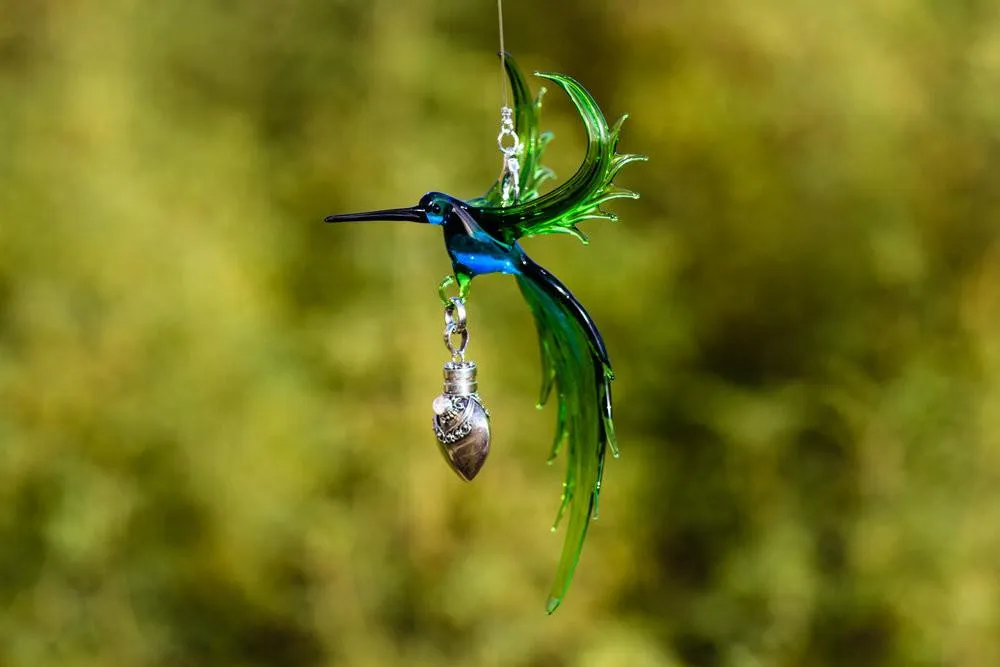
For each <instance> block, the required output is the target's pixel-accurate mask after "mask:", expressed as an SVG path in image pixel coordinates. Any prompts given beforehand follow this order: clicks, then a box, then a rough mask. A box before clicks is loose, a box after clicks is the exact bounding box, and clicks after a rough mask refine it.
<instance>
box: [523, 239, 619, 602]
mask: <svg viewBox="0 0 1000 667" xmlns="http://www.w3.org/2000/svg"><path fill="white" fill-rule="evenodd" d="M522 266H523V271H522V273H521V274H520V275H518V276H517V283H518V286H519V287H520V288H521V293H522V294H523V295H524V298H525V300H526V301H527V302H528V305H529V307H530V308H531V312H532V314H533V315H534V317H535V325H536V327H537V330H538V337H539V347H540V349H541V354H542V369H543V376H542V401H541V403H544V401H545V399H546V398H547V397H548V394H549V392H550V391H551V389H552V388H553V387H554V388H555V389H556V393H557V396H558V398H559V407H558V417H557V424H556V437H555V441H554V443H553V450H552V457H551V458H550V462H551V460H552V458H554V457H555V456H556V454H557V453H558V451H559V449H560V448H561V447H562V446H565V447H566V448H567V450H568V457H567V458H568V462H567V466H566V479H565V481H564V482H563V493H562V498H561V502H560V506H559V511H558V513H557V515H556V520H555V524H554V525H553V526H552V529H553V530H555V529H556V527H557V526H558V524H559V522H560V520H561V519H562V517H563V515H564V514H565V513H566V512H567V511H568V512H569V522H568V524H567V527H566V538H565V542H564V543H563V550H562V555H561V556H560V558H559V567H558V569H557V571H556V578H555V581H554V582H553V584H552V589H551V591H550V593H549V601H548V605H547V607H546V609H547V611H548V613H550V614H551V613H552V612H554V611H555V610H556V608H557V607H558V606H559V604H560V603H561V602H562V599H563V597H564V596H565V594H566V591H567V589H568V588H569V584H570V581H571V580H572V578H573V572H574V571H575V570H576V565H577V563H578V562H579V560H580V552H581V550H582V549H583V542H584V540H585V538H586V536H587V529H588V528H589V526H590V520H591V519H592V518H596V517H597V511H598V501H599V497H600V492H601V478H602V475H603V472H604V459H605V455H606V452H607V448H608V447H609V446H610V447H611V448H612V452H613V454H614V455H615V456H617V455H618V454H617V446H616V445H615V443H614V428H613V425H612V421H611V420H612V416H611V379H612V378H613V375H612V373H611V366H610V363H609V362H608V358H607V352H606V350H605V347H604V342H603V341H602V340H601V336H600V334H599V333H598V332H597V329H596V327H595V326H594V324H593V322H592V320H591V319H590V316H589V314H588V313H587V312H586V310H584V309H583V306H582V305H580V303H579V302H578V301H577V300H576V299H575V298H574V297H573V295H572V294H571V293H570V292H569V290H567V289H566V287H565V286H564V285H563V284H562V283H560V282H559V280H558V279H556V278H555V277H554V276H553V275H552V274H550V273H548V272H547V271H546V270H545V269H543V268H542V267H540V266H538V265H537V264H535V263H534V262H533V261H531V260H530V259H529V258H527V257H524V258H523V264H522Z"/></svg>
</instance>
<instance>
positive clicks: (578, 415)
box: [326, 54, 646, 614]
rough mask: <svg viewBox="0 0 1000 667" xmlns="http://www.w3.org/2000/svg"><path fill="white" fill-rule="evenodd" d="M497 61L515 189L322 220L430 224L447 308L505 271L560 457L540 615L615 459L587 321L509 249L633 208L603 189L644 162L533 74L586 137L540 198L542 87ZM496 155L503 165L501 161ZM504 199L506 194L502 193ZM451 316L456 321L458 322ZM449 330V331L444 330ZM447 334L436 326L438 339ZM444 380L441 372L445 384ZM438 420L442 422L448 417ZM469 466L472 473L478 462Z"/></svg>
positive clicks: (566, 80) (608, 375) (572, 558)
mask: <svg viewBox="0 0 1000 667" xmlns="http://www.w3.org/2000/svg"><path fill="white" fill-rule="evenodd" d="M502 55H503V58H504V66H505V68H506V72H507V76H508V78H509V80H510V85H511V91H512V93H513V101H514V108H513V116H514V118H513V120H514V123H515V126H516V129H517V136H518V138H519V139H518V158H519V160H518V165H517V166H518V169H517V170H516V172H515V173H516V178H517V182H516V187H514V184H512V183H510V182H509V178H510V173H511V171H510V170H509V169H507V168H505V170H504V176H503V177H501V178H500V179H499V180H498V181H497V182H496V183H494V184H493V186H492V187H491V188H490V189H489V190H488V191H487V192H486V194H485V195H483V196H482V197H479V198H476V199H471V200H467V201H466V200H461V199H458V198H456V197H453V196H451V195H447V194H443V193H440V192H429V193H427V194H426V195H424V196H423V197H421V199H420V201H419V203H417V205H416V206H412V207H409V208H401V209H390V210H383V211H372V212H366V213H352V214H346V215H332V216H329V217H328V218H326V222H332V223H338V222H361V221H379V220H382V221H386V220H398V221H407V222H416V223H422V224H429V225H434V226H437V227H440V228H441V229H442V230H443V232H444V241H445V249H446V250H447V252H448V256H449V257H450V259H451V263H452V267H453V269H454V274H453V276H448V277H447V278H445V280H444V281H443V282H442V285H441V293H442V297H443V295H444V288H445V287H447V286H448V285H450V284H451V283H457V285H458V292H459V299H460V300H462V301H464V299H465V298H466V296H467V295H468V292H469V285H470V282H471V281H472V279H473V278H475V277H476V276H480V275H484V274H490V273H503V274H509V275H512V276H514V278H515V280H516V281H517V285H518V287H519V288H520V290H521V294H522V295H523V296H524V299H525V301H527V302H528V306H529V308H530V309H531V312H532V314H533V315H534V319H535V326H536V329H537V332H538V338H539V346H540V349H541V361H542V387H541V395H540V398H539V401H538V407H542V406H543V405H544V404H545V403H546V402H547V400H548V398H549V396H550V395H551V394H552V391H553V389H555V393H556V396H557V397H558V406H557V413H556V427H555V438H554V440H553V443H552V447H551V454H550V456H549V462H550V463H551V462H552V461H553V460H554V459H555V458H556V456H557V455H558V454H559V452H560V451H561V450H562V449H564V448H565V449H566V450H567V454H568V459H569V460H568V464H567V470H566V477H565V481H564V482H563V491H562V498H561V502H560V506H559V510H558V512H557V514H556V520H555V523H554V524H553V527H552V528H553V530H555V529H556V527H557V526H558V524H559V522H560V521H561V519H562V518H563V516H564V515H565V514H567V512H568V526H567V528H566V537H565V541H564V544H563V550H562V555H561V556H560V559H559V565H558V568H557V571H556V576H555V581H554V582H553V584H552V588H551V590H550V594H549V599H548V604H547V607H546V608H547V611H548V613H550V614H551V613H552V612H553V611H555V610H556V608H557V607H558V606H559V604H560V603H561V602H562V599H563V597H564V596H565V594H566V591H567V590H568V588H569V584H570V581H571V579H572V577H573V572H574V571H575V569H576V565H577V562H578V561H579V558H580V553H581V550H582V548H583V543H584V540H585V538H586V536H587V529H588V527H589V524H590V521H591V519H593V518H596V516H597V514H598V500H599V496H600V491H601V478H602V475H603V471H604V462H605V456H606V453H607V452H608V450H610V451H611V453H612V455H613V456H615V457H617V456H618V445H617V443H616V441H615V431H614V424H613V422H612V409H611V381H612V380H613V379H614V373H613V372H612V370H611V362H610V361H609V359H608V352H607V349H606V348H605V345H604V341H603V339H602V338H601V334H600V332H599V331H598V329H597V326H596V324H595V323H594V321H593V319H592V318H591V316H590V314H589V313H588V312H587V311H586V309H584V307H583V305H582V304H581V303H580V302H579V301H577V300H576V298H575V297H574V296H573V295H572V294H571V293H570V291H569V290H568V289H567V288H566V286H565V285H563V284H562V282H560V281H559V280H558V279H557V278H556V277H555V276H553V275H552V274H551V273H549V272H548V271H547V270H546V269H545V268H543V267H542V266H540V265H539V264H537V263H536V262H534V261H533V260H532V259H531V258H530V257H528V255H527V254H526V253H525V252H524V250H523V249H522V248H521V246H520V244H519V243H518V240H519V239H521V238H524V237H528V236H536V235H540V234H570V235H572V236H575V237H577V238H578V239H579V240H580V241H582V242H583V243H585V244H586V243H587V237H586V236H585V235H584V234H583V233H582V232H581V231H580V230H579V228H578V227H577V223H579V222H582V221H584V220H591V219H604V220H611V221H614V220H616V216H615V215H614V214H613V213H608V212H606V211H604V210H602V209H601V206H602V205H603V204H605V203H607V202H609V201H611V200H614V199H637V198H638V196H639V195H638V194H637V193H635V192H632V191H631V190H627V189H624V188H619V187H616V186H614V184H613V181H614V178H615V176H616V175H617V174H618V172H619V171H620V170H621V169H622V167H624V166H625V165H627V164H629V163H630V162H636V161H641V160H645V159H646V158H645V156H642V155H633V154H619V153H617V152H616V148H617V145H618V135H619V132H620V130H621V127H622V124H623V123H624V121H625V119H626V118H627V116H622V117H621V118H620V119H619V120H618V122H617V123H615V125H614V126H611V127H609V126H608V123H607V121H606V120H605V118H604V115H603V114H602V113H601V110H600V108H599V107H598V105H597V103H596V102H595V100H594V98H593V97H592V96H591V95H590V93H588V92H587V91H586V90H585V89H584V88H583V86H581V85H580V84H579V83H578V82H577V81H575V80H574V79H572V78H570V77H568V76H564V75H562V74H554V73H536V76H539V77H541V78H543V79H547V80H549V81H551V82H553V83H554V84H555V85H557V86H558V87H559V88H561V89H562V90H563V91H564V92H565V93H566V94H567V95H568V96H569V98H570V100H571V101H572V102H573V104H574V106H575V107H576V109H577V111H578V112H579V114H580V117H581V119H582V120H583V124H584V127H585V129H586V132H587V153H586V156H585V157H584V160H583V164H582V165H581V166H580V167H579V169H578V170H577V171H576V173H575V174H574V175H573V176H572V177H571V178H570V179H569V180H568V181H566V182H565V183H563V184H562V185H560V186H558V187H556V188H555V189H553V190H552V191H551V192H547V193H546V194H541V193H540V191H539V188H540V186H541V185H542V184H543V183H544V182H545V181H546V180H548V179H550V178H552V177H553V174H552V172H551V171H550V170H549V169H547V168H546V167H544V166H542V164H541V156H542V153H543V151H544V150H545V147H546V145H547V144H548V143H549V141H550V140H551V139H552V134H551V133H550V132H540V131H539V114H540V111H541V104H542V96H543V94H544V93H545V89H544V88H541V89H540V90H539V93H538V96H537V97H534V98H533V97H532V96H531V94H530V91H529V88H528V83H527V81H526V79H525V77H524V75H523V74H522V73H521V70H520V69H519V68H518V66H517V64H516V63H515V62H514V60H513V58H511V57H510V56H509V54H502ZM505 157H509V156H507V155H506V153H505ZM505 181H506V182H505ZM512 191H513V192H514V197H512V196H511V194H512ZM512 199H513V201H511V200H512ZM446 316H447V312H446ZM462 319H463V322H464V315H463V318H462ZM463 326H464V324H463ZM452 333H461V331H458V330H457V329H454V328H453V329H452ZM448 335H449V333H448V330H447V329H446V340H447V337H448ZM449 345H450V344H449ZM463 350H464V348H463ZM459 362H462V360H460V359H458V358H454V359H453V363H459ZM457 370H462V371H463V372H464V373H465V375H463V376H462V377H459V378H457V379H458V380H459V384H461V382H463V381H469V378H470V376H471V382H473V383H474V380H475V375H474V373H475V367H474V365H473V366H472V367H471V369H470V368H469V367H468V366H466V367H464V369H463V368H459V369H453V373H454V372H457ZM463 378H464V379H463ZM452 379H453V380H455V379H456V378H455V377H453V378H452ZM447 383H448V369H447V367H446V386H447ZM447 393H448V392H447V391H446V392H445V394H447ZM473 394H475V390H474V387H473V385H468V384H467V385H465V386H464V389H463V395H464V396H465V397H467V398H469V399H470V400H468V401H464V399H463V400H459V401H456V402H453V399H452V398H450V397H449V398H448V399H447V404H446V402H445V401H444V400H440V399H441V397H440V396H439V397H438V399H439V400H436V401H435V404H436V405H435V415H436V416H435V424H437V419H438V417H439V416H441V415H446V414H448V411H452V412H453V411H454V410H456V409H461V410H465V409H467V408H468V406H469V405H470V404H471V402H472V398H471V397H472V395H473ZM475 402H476V403H480V402H479V401H478V394H476V395H475ZM480 405H481V403H480ZM439 410H440V411H441V414H440V415H439V414H438V411H439ZM483 412H485V410H483ZM450 416H451V417H452V418H453V417H454V416H455V415H454V414H451V415H450ZM487 416H488V413H487ZM436 428H437V427H436ZM439 440H440V438H439ZM480 449H482V443H480ZM486 450H487V451H488V433H487V443H486ZM446 456H447V454H446ZM483 458H485V454H483ZM478 465H482V461H481V460H480V461H478ZM452 466H453V467H455V468H456V471H458V472H459V474H461V475H462V476H463V477H464V478H466V479H471V476H469V475H468V474H467V473H472V475H474V474H475V472H478V467H475V465H472V466H470V467H469V468H467V470H466V471H465V472H464V473H463V471H462V470H459V468H458V467H456V464H455V462H453V461H452ZM473 468H475V470H473Z"/></svg>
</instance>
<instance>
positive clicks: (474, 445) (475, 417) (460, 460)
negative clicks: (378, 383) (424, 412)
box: [432, 297, 490, 482]
mask: <svg viewBox="0 0 1000 667" xmlns="http://www.w3.org/2000/svg"><path fill="white" fill-rule="evenodd" d="M444 316H445V329H444V342H445V345H446V346H447V347H448V350H449V351H450V352H451V356H452V359H451V361H449V362H448V363H446V364H445V365H444V390H443V391H442V393H441V394H440V395H439V396H438V397H437V398H435V399H434V403H433V406H432V407H433V408H434V418H433V420H432V424H433V426H434V435H435V437H436V438H437V442H438V447H439V448H440V450H441V454H443V455H444V459H445V461H447V462H448V465H450V466H451V469H452V470H454V471H455V472H456V473H458V476H459V477H461V478H462V479H464V480H465V481H467V482H470V481H472V479H473V478H474V477H475V476H476V475H477V474H478V473H479V471H480V469H482V467H483V464H484V463H486V457H487V455H488V454H489V453H490V413H489V411H487V409H486V407H485V406H484V405H483V402H482V399H480V398H479V392H478V389H479V384H478V382H477V381H476V362H474V361H466V360H465V348H466V346H468V344H469V332H468V329H466V328H465V324H466V320H465V304H464V302H463V301H462V300H461V299H459V298H458V297H454V298H452V299H451V303H449V304H448V306H447V307H446V308H445V313H444ZM456 334H457V335H460V336H461V342H460V343H459V345H458V346H457V347H456V346H455V345H453V344H452V342H451V337H452V336H453V335H456Z"/></svg>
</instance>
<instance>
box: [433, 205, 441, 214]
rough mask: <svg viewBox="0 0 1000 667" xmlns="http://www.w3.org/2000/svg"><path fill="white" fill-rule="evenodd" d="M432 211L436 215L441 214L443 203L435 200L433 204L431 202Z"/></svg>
mask: <svg viewBox="0 0 1000 667" xmlns="http://www.w3.org/2000/svg"><path fill="white" fill-rule="evenodd" d="M431 213H434V214H435V215H441V204H439V203H438V202H434V203H433V204H431Z"/></svg>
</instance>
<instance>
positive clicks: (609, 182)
mask: <svg viewBox="0 0 1000 667" xmlns="http://www.w3.org/2000/svg"><path fill="white" fill-rule="evenodd" d="M537 75H538V76H540V77H542V78H545V79H549V80H550V81H553V82H554V83H555V84H556V85H558V86H559V87H560V88H562V89H563V90H564V91H565V92H566V94H567V95H568V96H569V98H570V100H572V102H573V104H574V106H576V109H577V111H578V112H579V113H580V117H581V119H582V120H583V123H584V127H585V128H586V131H587V154H586V156H585V157H584V160H583V164H582V165H580V168H579V169H578V170H577V172H576V173H575V174H574V175H573V177H572V178H570V179H569V180H568V181H567V182H566V183H564V184H562V185H561V186H559V187H558V188H556V189H555V190H553V191H551V192H549V193H546V194H544V195H541V196H539V195H538V194H537V189H536V190H535V191H534V192H532V195H533V196H532V197H530V198H528V197H525V198H522V199H521V200H520V201H519V202H518V203H517V204H515V205H513V206H508V207H503V208H502V207H500V206H499V205H498V204H497V200H498V195H496V194H494V193H495V190H494V189H491V190H490V193H488V196H487V197H486V198H484V203H488V204H489V206H482V204H475V205H476V206H477V207H478V208H479V210H478V211H477V218H478V219H479V220H480V224H482V226H483V228H484V229H487V230H490V231H491V232H494V233H496V234H497V235H499V236H502V237H503V238H504V239H505V240H506V241H507V242H512V241H514V240H516V239H518V238H522V237H525V236H535V235H538V234H572V235H573V236H576V237H577V238H579V239H580V240H581V241H583V242H584V243H586V242H587V238H586V236H585V235H584V234H583V232H581V231H580V230H579V229H578V228H577V223H579V222H582V221H584V220H591V219H605V220H612V221H614V220H616V219H617V218H616V217H615V215H614V214H613V213H608V212H606V211H604V210H602V209H601V205H602V204H604V203H606V202H608V201H611V200H614V199H637V198H638V197H639V195H638V194H637V193H635V192H632V191H631V190H628V189H625V188H619V187H615V185H614V179H615V176H617V175H618V172H619V171H621V169H622V168H623V167H624V166H625V165H627V164H629V163H631V162H636V161H642V160H645V159H646V157H645V156H643V155H633V154H618V153H617V152H616V149H617V147H618V138H619V133H620V132H621V128H622V125H623V124H624V122H625V119H626V118H628V116H627V115H626V116H622V117H621V118H620V119H619V120H618V122H617V123H615V125H614V127H608V124H607V121H606V120H605V118H604V114H603V113H601V110H600V107H598V105H597V102H596V101H595V100H594V98H593V97H592V96H591V95H590V93H588V92H587V90H586V89H585V88H584V87H583V86H581V85H580V84H579V83H578V82H576V81H575V80H574V79H572V78H570V77H568V76H564V75H562V74H542V73H539V74H537ZM532 111H533V114H525V119H526V120H525V127H526V128H528V129H530V128H532V127H536V126H537V120H538V113H537V112H538V109H537V107H535V108H533V109H532ZM518 122H519V123H520V120H519V121H518ZM518 131H519V132H520V131H521V129H520V125H518ZM546 142H547V140H545V141H539V142H538V143H539V145H538V147H536V148H535V150H540V149H541V148H544V144H545V143H546ZM525 153H526V158H527V157H528V156H531V157H533V151H532V148H531V147H530V146H528V148H527V150H526V151H525ZM526 164H527V163H526ZM532 165H533V168H537V162H533V163H532ZM490 195H492V196H490Z"/></svg>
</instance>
